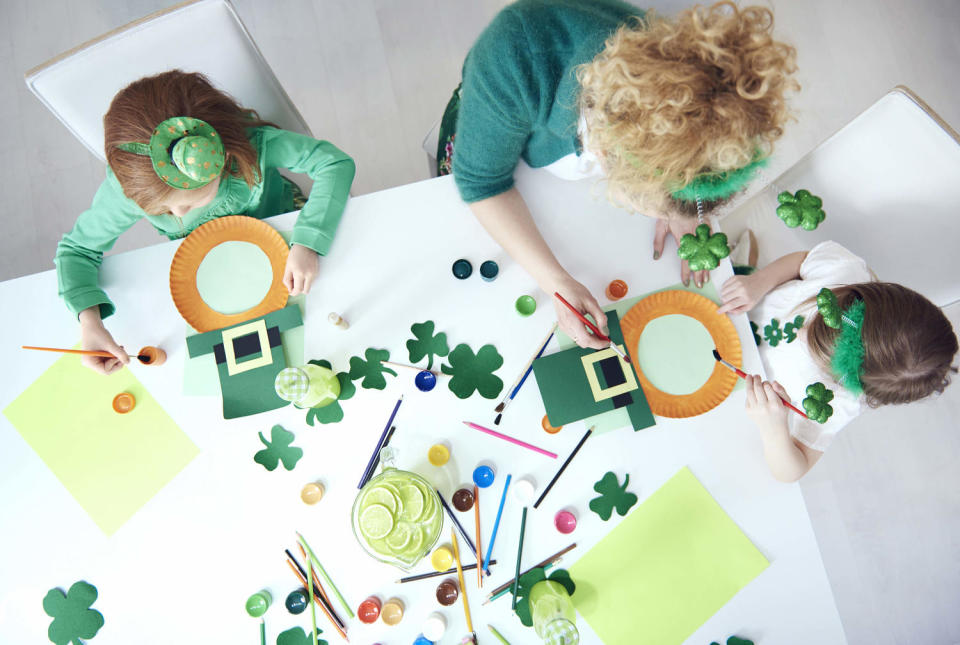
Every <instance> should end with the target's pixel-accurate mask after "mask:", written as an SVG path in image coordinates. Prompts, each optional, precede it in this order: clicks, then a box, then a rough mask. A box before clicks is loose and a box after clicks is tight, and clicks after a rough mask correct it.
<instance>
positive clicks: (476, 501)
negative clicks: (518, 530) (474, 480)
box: [473, 484, 483, 589]
mask: <svg viewBox="0 0 960 645" xmlns="http://www.w3.org/2000/svg"><path fill="white" fill-rule="evenodd" d="M473 519H474V522H475V523H476V525H477V545H476V546H477V589H483V565H482V562H483V560H481V559H480V553H481V548H480V489H479V488H477V485H476V484H474V485H473Z"/></svg>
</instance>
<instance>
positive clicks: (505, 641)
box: [487, 625, 510, 645]
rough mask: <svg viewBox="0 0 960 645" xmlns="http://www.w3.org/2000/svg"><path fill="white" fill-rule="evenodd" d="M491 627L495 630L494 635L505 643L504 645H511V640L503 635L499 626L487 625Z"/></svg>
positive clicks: (492, 630)
mask: <svg viewBox="0 0 960 645" xmlns="http://www.w3.org/2000/svg"><path fill="white" fill-rule="evenodd" d="M487 627H489V628H490V631H491V632H493V635H494V636H496V637H497V640H498V641H500V642H501V643H503V645H510V641H508V640H507V639H506V638H504V637H503V634H501V633H500V632H498V631H497V628H496V627H494V626H493V625H487Z"/></svg>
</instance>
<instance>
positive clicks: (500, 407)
mask: <svg viewBox="0 0 960 645" xmlns="http://www.w3.org/2000/svg"><path fill="white" fill-rule="evenodd" d="M556 330H557V323H553V326H552V327H550V333H548V334H547V336H546V338H544V339H543V342H542V343H540V350H539V351H538V352H537V353H536V354H534V355H533V357H532V358H531V359H530V360H529V361H527V364H526V365H525V366H524V368H523V369H522V370H520V376H518V377H517V380H516V381H515V382H514V384H513V387H512V388H510V394H509V395H507V396H505V397H504V399H503V401H500V403H498V404H497V407H495V408H494V409H493V411H494V412H496V413H497V418H496V419H494V420H493V425H495V426H498V425H500V419H501V418H503V413H504V412H505V411H506V409H507V406H508V405H510V403H511V402H513V399H514V397H515V396H517V392H519V391H520V388H521V387H523V383H524V381H526V380H527V377H528V376H530V372H532V371H533V361H535V360H537V359H538V358H540V357H541V356H543V351H544V350H545V349H546V348H547V345H549V344H550V340H551V339H552V338H553V334H554V332H556Z"/></svg>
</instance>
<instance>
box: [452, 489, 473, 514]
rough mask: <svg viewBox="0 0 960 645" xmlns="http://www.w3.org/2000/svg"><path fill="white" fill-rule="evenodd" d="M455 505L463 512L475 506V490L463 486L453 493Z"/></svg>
mask: <svg viewBox="0 0 960 645" xmlns="http://www.w3.org/2000/svg"><path fill="white" fill-rule="evenodd" d="M453 507H454V508H455V509H457V510H458V511H460V512H461V513H466V512H467V511H469V510H470V509H471V508H473V491H472V490H470V489H469V488H461V489H459V490H457V492H455V493H454V494H453Z"/></svg>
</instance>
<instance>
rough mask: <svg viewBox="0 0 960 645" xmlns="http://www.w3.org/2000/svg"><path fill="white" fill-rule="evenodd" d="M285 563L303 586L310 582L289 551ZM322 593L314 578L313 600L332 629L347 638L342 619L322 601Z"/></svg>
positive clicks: (308, 575)
mask: <svg viewBox="0 0 960 645" xmlns="http://www.w3.org/2000/svg"><path fill="white" fill-rule="evenodd" d="M287 565H288V566H289V567H290V570H291V571H293V573H294V575H296V576H297V579H298V580H299V581H300V583H301V584H302V585H303V586H304V587H308V586H309V582H310V581H309V580H308V578H309V577H310V575H311V574H304V573H303V571H302V570H301V569H302V567H301V565H300V563H299V562H297V560H296V559H295V558H294V557H293V556H292V555H291V554H290V552H289V551H287ZM294 565H296V566H294ZM322 593H323V592H322V591H321V589H320V588H319V587H318V586H317V581H316V580H314V583H313V602H316V603H317V604H318V605H320V609H322V610H323V613H324V614H326V616H327V618H328V619H329V620H330V623H331V624H332V625H333V627H334V629H336V630H337V631H338V632H339V633H340V635H341V636H343V638H344V639H345V640H349V639H347V633H346V631H344V624H343V621H342V620H340V617H339V616H337V615H336V613H334V612H333V608H332V607H330V606H329V605H328V604H327V603H325V602H324V600H323V596H322V595H321V594H322ZM328 602H329V601H328Z"/></svg>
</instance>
